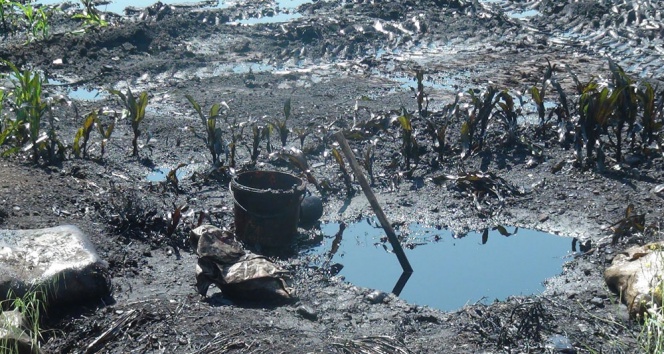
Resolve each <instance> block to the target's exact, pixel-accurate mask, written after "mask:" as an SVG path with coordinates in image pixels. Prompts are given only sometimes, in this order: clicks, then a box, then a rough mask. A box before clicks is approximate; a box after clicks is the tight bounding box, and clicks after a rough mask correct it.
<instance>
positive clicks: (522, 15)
mask: <svg viewBox="0 0 664 354" xmlns="http://www.w3.org/2000/svg"><path fill="white" fill-rule="evenodd" d="M506 15H507V16H508V17H511V18H518V19H526V18H529V17H535V16H539V15H541V13H540V12H539V11H537V10H526V11H510V12H507V13H506Z"/></svg>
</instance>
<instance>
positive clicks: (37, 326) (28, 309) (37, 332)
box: [0, 290, 46, 353]
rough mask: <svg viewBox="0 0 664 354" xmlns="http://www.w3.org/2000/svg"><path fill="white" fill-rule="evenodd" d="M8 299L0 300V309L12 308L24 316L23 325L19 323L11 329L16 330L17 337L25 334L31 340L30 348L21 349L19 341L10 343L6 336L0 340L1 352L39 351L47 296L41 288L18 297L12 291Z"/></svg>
mask: <svg viewBox="0 0 664 354" xmlns="http://www.w3.org/2000/svg"><path fill="white" fill-rule="evenodd" d="M6 299H7V300H4V301H0V311H1V310H3V309H12V310H15V311H17V312H18V313H19V314H20V315H21V316H22V317H23V321H24V323H23V325H19V326H17V327H15V328H11V327H12V326H11V325H10V328H9V329H10V330H16V331H18V333H16V337H22V336H25V337H27V338H29V340H30V347H29V348H22V351H20V350H19V343H18V342H17V341H13V343H10V342H9V341H8V340H7V339H6V338H3V340H0V352H2V353H23V352H26V351H32V352H38V350H39V349H38V348H39V341H40V339H41V319H42V314H43V312H44V310H45V306H44V305H45V300H46V299H45V296H44V293H43V292H42V291H40V290H30V291H28V292H27V293H26V294H25V295H23V296H21V297H18V296H15V294H14V293H13V292H12V291H10V292H9V293H8V294H7V296H6Z"/></svg>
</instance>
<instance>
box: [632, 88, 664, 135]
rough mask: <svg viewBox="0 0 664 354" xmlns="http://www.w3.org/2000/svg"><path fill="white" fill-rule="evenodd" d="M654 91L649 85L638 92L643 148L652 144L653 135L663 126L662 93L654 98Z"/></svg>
mask: <svg viewBox="0 0 664 354" xmlns="http://www.w3.org/2000/svg"><path fill="white" fill-rule="evenodd" d="M656 91H657V88H653V87H652V85H650V84H649V83H646V84H645V85H644V88H643V89H642V90H639V91H638V95H639V101H640V102H641V105H642V107H643V114H642V116H641V126H642V129H643V130H642V131H641V141H642V143H643V145H644V146H645V147H647V146H649V145H650V144H652V143H653V141H654V140H655V135H656V134H659V132H660V131H661V130H662V127H663V124H664V91H662V92H660V93H659V97H657V96H656V94H657V92H656Z"/></svg>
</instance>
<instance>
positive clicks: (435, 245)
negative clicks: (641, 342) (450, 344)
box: [312, 219, 572, 311]
mask: <svg viewBox="0 0 664 354" xmlns="http://www.w3.org/2000/svg"><path fill="white" fill-rule="evenodd" d="M321 231H322V233H323V235H324V240H323V241H322V242H323V243H322V245H321V246H318V247H316V248H315V249H314V250H313V253H314V254H315V255H316V256H314V257H312V258H313V259H315V261H314V263H316V262H318V263H317V264H315V265H318V266H329V265H334V264H335V263H339V264H341V265H343V268H342V269H341V271H340V272H339V275H340V276H343V277H345V279H346V281H348V282H350V283H353V284H355V285H358V286H362V287H366V288H371V289H378V290H382V291H385V292H391V291H393V289H395V287H396V284H397V281H398V280H399V278H400V276H401V275H402V270H401V266H400V265H399V262H398V260H397V258H396V255H395V254H393V253H390V252H388V251H387V250H391V246H390V244H389V242H382V241H381V237H385V233H384V232H383V229H382V228H380V226H379V225H378V224H377V223H376V222H374V221H371V222H370V221H368V219H367V220H363V221H360V222H356V223H353V224H350V225H348V226H347V227H346V229H345V230H344V232H343V235H342V240H341V242H340V243H339V244H338V250H337V252H336V253H335V254H334V255H333V257H332V259H331V260H330V261H329V263H328V264H325V263H326V260H327V258H328V257H329V252H330V250H331V249H332V248H333V247H334V246H333V244H334V241H333V240H334V239H335V235H336V234H337V233H338V231H339V224H338V223H329V224H324V225H322V226H321ZM508 231H509V232H511V233H513V232H514V228H508ZM408 232H409V235H408V237H407V240H408V241H407V242H406V243H405V246H404V251H405V253H406V256H407V257H408V260H409V262H410V264H411V265H412V267H413V269H414V273H413V274H412V275H411V277H410V278H409V279H408V280H407V282H406V284H405V286H404V287H403V290H402V291H401V293H400V295H399V296H400V297H401V298H402V299H404V300H406V301H408V302H410V303H414V304H418V305H427V306H430V307H434V308H438V309H441V310H444V311H453V310H457V309H459V308H461V307H463V306H464V305H465V304H471V303H475V302H483V303H490V302H492V301H494V300H496V299H497V300H504V299H506V298H507V297H509V296H512V295H532V294H537V293H540V292H542V291H543V290H544V285H543V281H544V280H545V279H548V278H551V277H553V276H556V275H558V274H560V273H561V272H562V266H563V263H564V262H565V261H566V256H568V255H569V254H570V253H571V243H572V239H571V238H565V237H560V236H556V235H552V234H547V233H544V232H540V231H535V230H526V229H518V230H517V232H516V233H515V234H513V235H511V236H509V237H506V236H503V235H501V234H500V233H499V231H496V230H494V231H490V232H488V235H487V236H488V237H487V239H486V242H485V244H482V241H483V237H482V236H483V235H482V233H481V232H480V233H469V234H468V235H466V236H465V237H460V238H454V235H452V233H451V232H450V231H448V230H445V229H443V230H438V229H436V228H430V227H424V226H421V225H419V224H411V225H410V227H409V230H408ZM395 290H396V289H395Z"/></svg>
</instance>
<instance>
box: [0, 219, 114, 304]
mask: <svg viewBox="0 0 664 354" xmlns="http://www.w3.org/2000/svg"><path fill="white" fill-rule="evenodd" d="M31 291H41V292H42V293H45V294H46V297H47V306H51V305H54V304H65V303H76V302H80V301H90V300H93V299H99V298H102V297H104V296H107V295H109V294H110V292H111V283H110V277H109V275H108V265H107V263H106V262H104V261H103V260H102V259H101V258H99V256H98V255H97V252H96V250H95V248H94V246H93V245H92V243H91V242H90V240H89V239H88V237H87V236H86V235H85V234H84V233H83V232H82V231H81V230H80V229H79V228H78V227H76V226H72V225H64V226H58V227H52V228H46V229H33V230H0V300H4V299H7V298H8V297H9V298H13V297H23V296H24V295H25V294H26V293H28V292H31Z"/></svg>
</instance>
